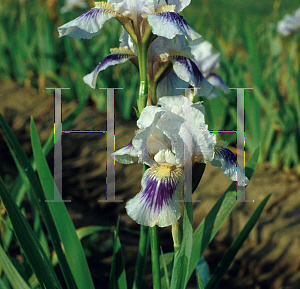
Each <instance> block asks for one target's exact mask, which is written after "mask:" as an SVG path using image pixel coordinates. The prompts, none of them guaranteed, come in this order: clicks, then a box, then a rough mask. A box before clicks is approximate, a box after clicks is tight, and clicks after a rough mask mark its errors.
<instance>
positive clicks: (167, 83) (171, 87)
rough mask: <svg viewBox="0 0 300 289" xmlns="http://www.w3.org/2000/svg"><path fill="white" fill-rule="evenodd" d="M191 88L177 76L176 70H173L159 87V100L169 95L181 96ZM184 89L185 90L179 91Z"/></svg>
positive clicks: (157, 92)
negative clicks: (185, 90) (186, 89)
mask: <svg viewBox="0 0 300 289" xmlns="http://www.w3.org/2000/svg"><path fill="white" fill-rule="evenodd" d="M188 87H189V83H188V82H186V81H184V80H182V79H181V78H179V77H178V76H177V74H176V73H175V71H174V70H171V71H170V72H169V73H168V74H167V75H166V76H165V77H164V78H163V79H162V80H161V81H160V82H159V83H158V85H157V88H156V96H157V99H159V98H161V97H163V96H168V95H174V96H175V95H181V94H183V92H184V89H185V88H188ZM177 88H183V89H177Z"/></svg>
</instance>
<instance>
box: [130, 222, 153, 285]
mask: <svg viewBox="0 0 300 289" xmlns="http://www.w3.org/2000/svg"><path fill="white" fill-rule="evenodd" d="M148 251H149V228H148V227H147V226H141V228H140V241H139V252H138V258H137V262H136V268H135V275H134V281H133V286H132V288H133V289H139V288H142V281H143V278H144V275H145V271H146V266H147V257H148Z"/></svg>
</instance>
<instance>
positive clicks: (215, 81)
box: [207, 73, 230, 93]
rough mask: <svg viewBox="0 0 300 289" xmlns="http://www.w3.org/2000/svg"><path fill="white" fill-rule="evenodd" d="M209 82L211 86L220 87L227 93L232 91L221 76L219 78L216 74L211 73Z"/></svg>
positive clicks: (208, 78)
mask: <svg viewBox="0 0 300 289" xmlns="http://www.w3.org/2000/svg"><path fill="white" fill-rule="evenodd" d="M207 80H208V82H209V83H210V84H212V85H213V86H215V87H219V88H220V89H222V90H223V91H224V92H225V93H230V89H229V88H228V86H227V85H226V84H225V83H224V81H223V80H222V78H221V76H219V75H218V74H216V73H211V74H210V75H209V76H208V77H207Z"/></svg>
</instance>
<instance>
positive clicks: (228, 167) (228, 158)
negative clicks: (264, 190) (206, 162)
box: [211, 146, 249, 186]
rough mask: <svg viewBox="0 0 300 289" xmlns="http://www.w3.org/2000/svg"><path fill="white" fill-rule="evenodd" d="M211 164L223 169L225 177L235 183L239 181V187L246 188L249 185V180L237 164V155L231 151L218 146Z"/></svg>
mask: <svg viewBox="0 0 300 289" xmlns="http://www.w3.org/2000/svg"><path fill="white" fill-rule="evenodd" d="M211 164H212V165H214V166H216V167H221V169H222V172H223V173H224V175H225V176H227V177H229V178H230V179H231V180H233V181H237V182H238V185H239V186H246V185H247V184H248V183H249V180H248V178H247V177H246V176H245V175H244V173H243V170H242V169H241V167H240V166H239V164H238V163H237V160H236V156H235V154H234V153H233V152H232V151H231V150H230V149H228V148H225V147H220V146H216V147H215V157H214V160H213V161H212V162H211Z"/></svg>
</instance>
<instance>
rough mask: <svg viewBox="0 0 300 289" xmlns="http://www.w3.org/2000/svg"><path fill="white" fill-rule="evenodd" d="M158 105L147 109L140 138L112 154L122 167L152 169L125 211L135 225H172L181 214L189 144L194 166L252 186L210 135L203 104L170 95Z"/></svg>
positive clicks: (233, 158) (147, 171)
mask: <svg viewBox="0 0 300 289" xmlns="http://www.w3.org/2000/svg"><path fill="white" fill-rule="evenodd" d="M158 104H159V105H160V106H161V107H157V106H147V107H146V108H144V109H143V111H142V113H141V115H140V118H139V120H138V121H137V126H138V127H139V131H138V132H137V134H136V136H135V137H134V138H133V139H132V140H131V141H130V143H129V144H128V145H126V146H125V147H123V148H121V149H120V150H118V151H116V152H115V153H114V154H113V156H114V158H115V160H116V161H118V162H120V163H123V164H132V163H135V162H141V163H144V164H146V165H147V166H149V168H148V169H147V170H146V171H145V173H144V175H143V178H142V181H141V184H142V188H141V191H140V192H139V193H138V194H137V195H136V196H135V197H134V198H133V199H131V200H129V201H128V202H127V204H126V210H127V213H128V215H129V216H130V217H131V218H132V219H133V220H135V221H136V222H137V223H139V224H141V225H145V226H150V227H152V226H155V225H158V226H160V227H166V226H169V225H171V224H173V223H175V222H176V221H177V220H178V219H179V218H180V216H181V212H180V205H179V202H178V200H179V199H182V198H183V194H182V190H183V183H184V166H185V163H186V162H185V157H184V155H185V154H184V149H185V145H186V144H187V142H188V143H189V144H190V146H191V160H192V163H196V162H201V163H208V162H212V164H214V165H217V166H220V167H221V168H222V171H223V172H224V174H225V175H227V176H229V177H230V178H231V179H232V180H237V181H238V184H239V185H244V186H245V185H246V184H247V183H248V179H247V178H246V177H245V176H244V174H243V172H242V170H241V168H240V167H239V166H238V165H237V162H236V158H235V155H234V154H233V153H232V152H231V151H230V150H229V149H227V148H226V147H225V145H224V143H221V145H219V144H217V141H216V136H215V135H214V134H212V133H210V132H209V131H208V127H207V125H206V124H205V119H204V107H203V105H202V104H201V103H200V102H198V103H195V104H193V103H192V102H190V101H189V100H188V98H186V97H183V96H171V97H162V98H160V99H159V101H158ZM186 107H188V108H189V111H190V112H191V113H190V117H191V119H192V121H191V122H187V121H186V110H185V108H186Z"/></svg>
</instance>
